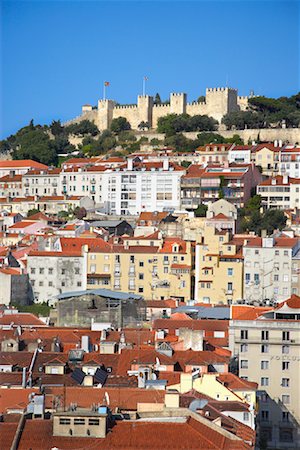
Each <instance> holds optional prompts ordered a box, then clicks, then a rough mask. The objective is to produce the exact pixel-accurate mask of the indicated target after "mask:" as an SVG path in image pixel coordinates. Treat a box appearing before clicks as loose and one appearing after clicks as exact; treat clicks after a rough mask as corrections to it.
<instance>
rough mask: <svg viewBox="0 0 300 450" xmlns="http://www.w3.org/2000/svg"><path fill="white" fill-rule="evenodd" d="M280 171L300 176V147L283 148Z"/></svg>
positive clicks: (290, 175)
mask: <svg viewBox="0 0 300 450" xmlns="http://www.w3.org/2000/svg"><path fill="white" fill-rule="evenodd" d="M278 165H279V173H280V174H281V175H288V176H289V177H292V178H300V148H288V147H286V148H283V149H282V150H281V151H280V153H279V163H278Z"/></svg>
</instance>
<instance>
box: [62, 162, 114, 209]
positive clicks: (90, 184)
mask: <svg viewBox="0 0 300 450" xmlns="http://www.w3.org/2000/svg"><path fill="white" fill-rule="evenodd" d="M86 161H89V160H86ZM105 170H106V168H105V166H96V165H92V166H89V165H85V166H83V165H82V166H79V167H77V166H76V167H72V166H71V167H69V166H67V167H66V168H65V169H63V170H62V172H61V174H60V185H61V192H60V193H61V194H63V195H80V196H89V197H90V198H91V199H92V200H93V201H95V203H96V204H97V205H99V206H100V205H101V206H102V205H103V204H104V201H105V197H104V196H103V192H104V189H103V183H104V180H103V173H104V171H105Z"/></svg>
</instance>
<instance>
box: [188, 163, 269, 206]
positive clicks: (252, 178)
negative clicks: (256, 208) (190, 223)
mask: <svg viewBox="0 0 300 450" xmlns="http://www.w3.org/2000/svg"><path fill="white" fill-rule="evenodd" d="M261 181H262V176H261V174H260V172H259V170H258V169H257V167H255V166H254V165H252V164H231V165H228V164H227V165H226V166H224V167H221V166H211V167H210V166H207V167H205V168H203V167H202V166H195V165H192V166H190V167H189V169H188V171H187V174H186V175H184V176H183V177H182V179H181V205H182V207H185V208H188V209H196V208H197V207H198V206H199V205H200V204H201V203H203V204H206V205H207V204H209V203H210V202H212V201H215V200H218V199H219V198H225V199H226V200H227V201H229V202H230V203H232V204H233V205H234V206H236V207H237V208H242V207H243V206H244V205H245V203H246V202H247V200H249V198H250V197H251V193H252V189H253V188H255V187H256V186H257V185H258V184H259V183H260V182H261Z"/></svg>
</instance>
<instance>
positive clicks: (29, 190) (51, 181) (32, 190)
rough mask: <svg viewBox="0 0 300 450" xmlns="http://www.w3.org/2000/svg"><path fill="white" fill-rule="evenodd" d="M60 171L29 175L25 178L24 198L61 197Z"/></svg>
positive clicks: (23, 180)
mask: <svg viewBox="0 0 300 450" xmlns="http://www.w3.org/2000/svg"><path fill="white" fill-rule="evenodd" d="M59 172H60V171H59V170H57V169H55V170H53V171H51V170H49V171H46V170H42V171H39V172H35V173H30V172H29V173H27V174H26V175H24V176H23V179H22V182H23V195H24V196H35V195H38V196H53V195H55V196H57V195H61V193H60V192H61V188H60V177H59Z"/></svg>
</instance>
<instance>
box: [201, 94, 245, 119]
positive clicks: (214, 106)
mask: <svg viewBox="0 0 300 450" xmlns="http://www.w3.org/2000/svg"><path fill="white" fill-rule="evenodd" d="M206 107H207V113H206V114H207V115H208V116H211V117H213V118H214V119H216V120H217V121H218V122H221V120H222V117H223V116H225V114H228V113H229V112H234V111H238V109H239V107H238V104H237V90H236V89H232V88H228V87H226V88H222V87H221V88H208V89H206Z"/></svg>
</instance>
